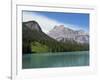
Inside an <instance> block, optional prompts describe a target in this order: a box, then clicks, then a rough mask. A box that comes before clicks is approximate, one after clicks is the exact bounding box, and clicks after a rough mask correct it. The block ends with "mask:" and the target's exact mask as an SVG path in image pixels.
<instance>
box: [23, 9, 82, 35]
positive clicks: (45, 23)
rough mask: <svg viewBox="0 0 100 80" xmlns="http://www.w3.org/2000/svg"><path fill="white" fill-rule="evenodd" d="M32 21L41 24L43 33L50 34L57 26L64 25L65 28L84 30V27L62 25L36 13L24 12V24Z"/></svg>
mask: <svg viewBox="0 0 100 80" xmlns="http://www.w3.org/2000/svg"><path fill="white" fill-rule="evenodd" d="M30 20H35V21H37V22H38V23H39V25H40V26H41V28H42V30H43V32H45V33H48V32H49V31H50V30H51V29H53V27H54V26H55V25H64V26H65V27H68V28H71V29H74V30H79V29H82V27H78V26H75V25H72V24H67V23H66V24H65V23H61V22H59V21H56V20H53V19H50V18H48V17H46V16H43V15H40V14H38V13H35V12H26V11H24V12H23V22H26V21H30Z"/></svg>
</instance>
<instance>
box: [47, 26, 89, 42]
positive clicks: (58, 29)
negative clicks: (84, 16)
mask: <svg viewBox="0 0 100 80" xmlns="http://www.w3.org/2000/svg"><path fill="white" fill-rule="evenodd" d="M48 35H49V36H50V37H52V38H54V39H56V40H57V41H62V40H63V41H66V40H72V41H73V40H74V41H76V42H78V43H89V34H88V33H86V32H84V31H83V30H77V31H76V30H72V29H69V28H66V27H64V25H60V26H55V27H54V28H53V29H52V30H51V31H50V32H49V33H48Z"/></svg>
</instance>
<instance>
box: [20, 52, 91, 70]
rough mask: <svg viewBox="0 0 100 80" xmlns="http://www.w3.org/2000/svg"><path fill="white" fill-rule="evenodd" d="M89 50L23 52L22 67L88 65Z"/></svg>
mask: <svg viewBox="0 0 100 80" xmlns="http://www.w3.org/2000/svg"><path fill="white" fill-rule="evenodd" d="M88 65H89V51H78V52H59V53H39V54H24V55H23V56H22V68H23V69H28V68H49V67H72V66H88Z"/></svg>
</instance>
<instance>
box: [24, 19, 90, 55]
mask: <svg viewBox="0 0 100 80" xmlns="http://www.w3.org/2000/svg"><path fill="white" fill-rule="evenodd" d="M57 28H58V27H55V28H54V29H53V30H52V31H51V32H53V34H54V33H56V34H55V35H54V36H55V37H56V38H52V37H50V36H48V35H47V34H45V33H44V32H43V31H42V29H41V26H40V25H39V24H38V22H36V21H28V22H22V52H23V54H30V53H44V52H46V53H48V52H68V51H84V50H88V49H89V46H88V45H87V44H78V43H76V42H75V41H73V40H72V41H71V38H73V37H74V34H72V33H73V32H74V31H73V30H71V29H66V28H65V27H64V26H62V27H59V29H57ZM56 30H57V31H56ZM59 32H60V34H59V37H57V36H58V33H59ZM66 32H67V33H69V32H70V35H71V36H69V35H67V37H69V39H70V40H67V39H66V40H65V36H66V35H63V34H66ZM61 33H62V35H61ZM77 33H78V32H77ZM81 34H83V33H81ZM72 36H73V37H72ZM67 37H66V38H67ZM82 38H83V37H81V36H78V37H77V39H78V40H79V41H80V40H81V39H82ZM56 39H57V40H56ZM59 40H60V41H59Z"/></svg>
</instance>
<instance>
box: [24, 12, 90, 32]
mask: <svg viewBox="0 0 100 80" xmlns="http://www.w3.org/2000/svg"><path fill="white" fill-rule="evenodd" d="M22 14H23V17H22V21H23V22H26V21H31V20H35V21H37V22H38V23H39V25H40V27H41V28H42V30H43V32H45V33H48V32H49V31H50V30H51V29H53V27H55V26H56V25H57V26H59V25H64V26H65V27H67V28H71V29H73V30H84V31H86V32H88V31H89V14H86V13H64V12H43V11H42V12H36V11H23V12H22Z"/></svg>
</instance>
